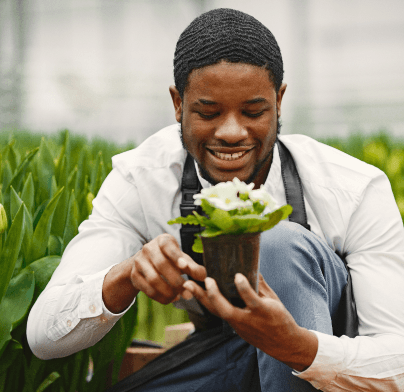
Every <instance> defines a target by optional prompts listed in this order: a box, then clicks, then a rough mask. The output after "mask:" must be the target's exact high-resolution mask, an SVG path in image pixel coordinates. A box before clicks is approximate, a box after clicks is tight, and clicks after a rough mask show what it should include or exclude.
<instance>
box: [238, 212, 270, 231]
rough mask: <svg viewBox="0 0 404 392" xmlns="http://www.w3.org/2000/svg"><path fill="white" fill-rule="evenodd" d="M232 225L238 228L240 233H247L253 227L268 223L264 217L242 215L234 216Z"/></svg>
mask: <svg viewBox="0 0 404 392" xmlns="http://www.w3.org/2000/svg"><path fill="white" fill-rule="evenodd" d="M233 221H234V223H235V224H236V225H237V226H238V227H240V229H241V230H242V232H244V233H245V232H248V231H249V229H250V228H253V227H254V226H259V225H261V224H265V223H267V222H268V217H265V216H257V215H255V214H249V215H242V216H234V217H233Z"/></svg>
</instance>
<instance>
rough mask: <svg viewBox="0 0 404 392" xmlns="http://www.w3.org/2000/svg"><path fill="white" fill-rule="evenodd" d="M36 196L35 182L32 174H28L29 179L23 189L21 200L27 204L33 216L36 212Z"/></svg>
mask: <svg viewBox="0 0 404 392" xmlns="http://www.w3.org/2000/svg"><path fill="white" fill-rule="evenodd" d="M34 195H35V187H34V180H33V178H32V173H31V172H30V173H29V174H28V177H27V179H26V180H25V183H24V187H23V188H22V193H21V199H22V201H23V202H24V203H25V205H26V206H27V208H28V211H29V212H30V214H31V215H32V213H33V210H34Z"/></svg>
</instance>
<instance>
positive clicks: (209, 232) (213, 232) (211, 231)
mask: <svg viewBox="0 0 404 392" xmlns="http://www.w3.org/2000/svg"><path fill="white" fill-rule="evenodd" d="M220 234H226V233H224V232H223V230H219V229H216V228H207V229H205V230H204V231H202V232H201V236H202V237H217V236H218V235H220Z"/></svg>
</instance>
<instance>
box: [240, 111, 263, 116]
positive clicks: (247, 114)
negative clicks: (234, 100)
mask: <svg viewBox="0 0 404 392" xmlns="http://www.w3.org/2000/svg"><path fill="white" fill-rule="evenodd" d="M263 113H264V110H261V111H260V112H255V113H251V112H244V114H245V115H246V116H247V117H259V116H262V114H263Z"/></svg>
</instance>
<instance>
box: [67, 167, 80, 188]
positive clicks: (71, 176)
mask: <svg viewBox="0 0 404 392" xmlns="http://www.w3.org/2000/svg"><path fill="white" fill-rule="evenodd" d="M77 170H78V169H77V165H76V166H75V167H74V168H73V169H72V171H71V172H70V174H69V177H68V179H67V189H68V190H69V191H71V190H72V189H74V184H75V183H76V178H77Z"/></svg>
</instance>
